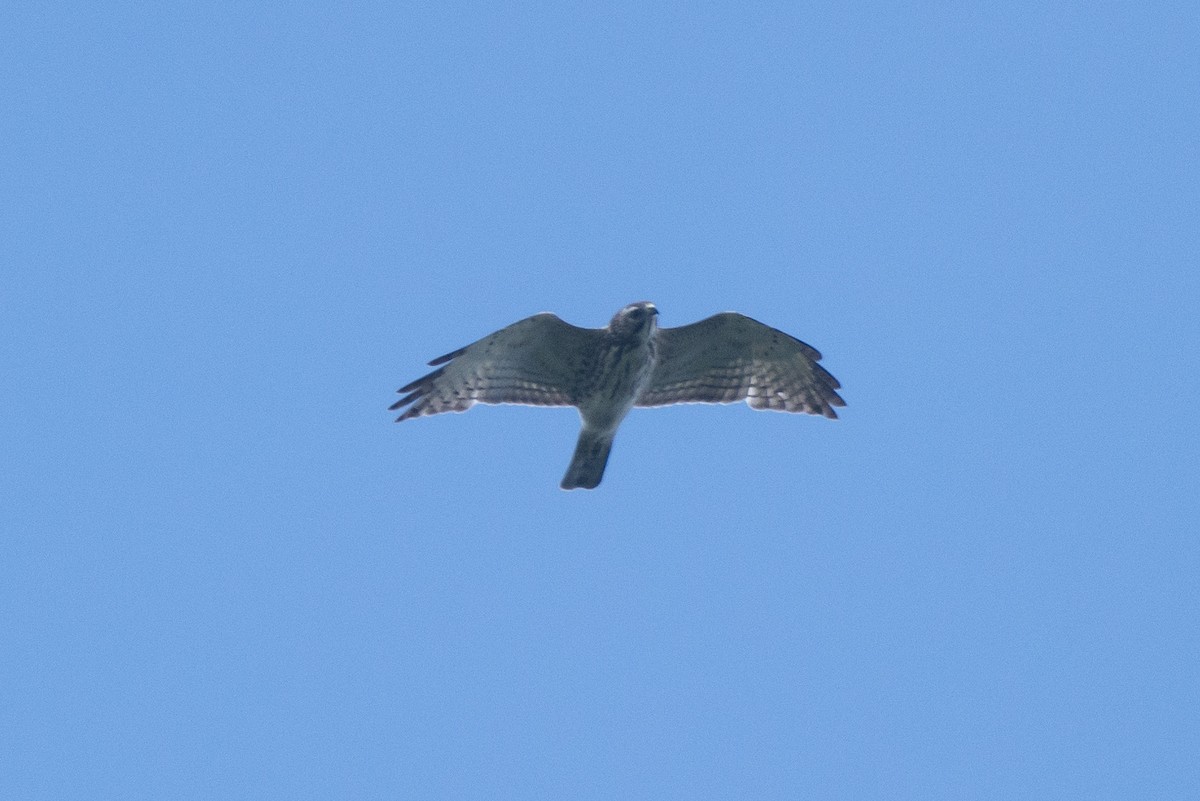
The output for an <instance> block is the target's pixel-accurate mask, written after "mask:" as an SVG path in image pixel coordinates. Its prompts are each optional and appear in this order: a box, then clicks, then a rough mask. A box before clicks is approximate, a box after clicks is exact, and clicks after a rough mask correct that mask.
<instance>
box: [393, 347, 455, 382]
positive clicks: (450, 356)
mask: <svg viewBox="0 0 1200 801" xmlns="http://www.w3.org/2000/svg"><path fill="white" fill-rule="evenodd" d="M465 350H466V348H459V349H458V350H456V351H451V352H450V353H447V354H446V355H445V356H438V357H437V358H436V359H434V360H433V361H431V362H429V366H430V367H437V366H438V365H439V364H445V363H446V362H448V361H450V360H451V359H457V358H458V357H459V356H462V354H463V351H465ZM401 391H403V390H401Z"/></svg>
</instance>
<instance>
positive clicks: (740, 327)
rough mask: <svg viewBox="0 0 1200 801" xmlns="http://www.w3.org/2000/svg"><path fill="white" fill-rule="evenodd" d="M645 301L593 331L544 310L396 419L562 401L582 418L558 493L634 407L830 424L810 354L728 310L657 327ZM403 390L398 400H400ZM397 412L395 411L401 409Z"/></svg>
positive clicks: (588, 473)
mask: <svg viewBox="0 0 1200 801" xmlns="http://www.w3.org/2000/svg"><path fill="white" fill-rule="evenodd" d="M657 318H658V309H656V308H655V307H654V304H653V303H649V302H645V301H643V302H640V303H632V304H630V305H628V306H626V307H625V308H623V309H621V310H620V311H619V312H617V313H616V315H615V316H614V317H613V318H612V321H611V322H610V323H609V324H608V326H607V327H605V328H579V327H577V326H574V325H571V324H570V323H566V322H563V321H562V320H560V319H559V318H558V317H556V316H555V315H553V314H550V313H549V312H543V313H542V314H535V315H534V316H532V317H527V318H525V319H524V320H519V321H517V322H515V323H513V324H512V325H510V326H508V327H507V328H501V329H500V330H499V331H497V332H496V333H494V334H491V335H489V336H486V337H484V338H483V339H481V340H479V341H478V342H475V343H473V344H471V345H467V346H466V347H465V348H459V349H458V350H456V351H453V352H451V353H447V354H446V355H445V356H439V357H438V358H436V359H434V360H433V361H431V362H430V363H429V365H430V366H431V367H437V368H438V369H436V370H434V371H433V372H432V373H430V374H429V375H427V376H425V377H423V378H418V379H417V380H416V381H413V382H412V383H411V384H407V385H405V386H403V387H401V388H400V389H399V390H398V391H399V392H400V393H401V394H402V395H404V397H403V398H401V399H400V400H398V401H396V402H395V403H394V404H392V405H391V406H390V407H389V409H390V410H391V411H396V410H398V409H403V410H404V411H403V412H402V413H401V415H400V416H399V417H397V418H396V422H401V421H404V420H409V419H411V418H413V417H422V416H424V415H429V414H440V413H442V412H465V411H466V410H467V409H469V408H471V407H472V406H474V405H475V404H476V403H519V404H525V405H529V406H574V407H576V408H577V409H578V410H579V416H580V418H581V419H582V421H583V425H582V428H581V430H580V432H579V442H578V444H576V446H575V455H574V456H573V457H572V459H571V465H570V466H569V467H568V468H567V473H566V475H565V476H563V480H562V485H561V486H562V488H563V489H565V490H569V489H576V488H577V487H582V488H584V489H593V488H595V487H596V486H597V485H598V484H599V483H600V479H601V477H603V475H604V467H605V465H606V464H607V463H608V454H609V451H610V450H612V443H613V437H614V436H615V435H616V433H617V426H619V425H620V424H621V421H622V420H623V419H624V418H625V415H627V414H628V413H629V410H630V409H632V408H633V407H634V406H668V405H670V404H673V403H733V402H735V401H740V400H744V401H746V403H748V404H749V405H750V407H751V408H754V409H773V410H775V411H780V412H806V413H808V414H819V415H822V416H824V417H828V418H831V419H832V418H836V417H837V413H835V412H834V410H833V407H835V406H845V405H846V403H845V401H843V400H842V399H841V397H839V396H838V394H837V390H838V389H839V388H840V387H841V384H839V383H838V381H837V379H836V378H834V377H833V376H832V375H830V374H829V372H828V371H826V370H825V368H824V367H822V366H821V365H819V364H817V361H818V360H819V359H820V358H821V354H820V353H819V352H818V351H817V350H816V348H813V347H811V346H809V345H806V344H805V343H803V342H801V341H800V340H798V339H796V338H795V337H792V336H789V335H788V334H785V333H783V332H782V331H777V330H776V329H774V328H771V327H769V326H766V325H763V324H762V323H760V322H758V321H757V320H752V319H750V318H749V317H746V316H745V315H742V314H738V313H736V312H723V313H721V314H716V315H713V316H712V317H709V318H707V319H705V320H701V321H700V322H698V323H692V324H691V325H685V326H681V327H679V328H659V327H658V319H657ZM405 393H407V394H405ZM405 407H407V408H405Z"/></svg>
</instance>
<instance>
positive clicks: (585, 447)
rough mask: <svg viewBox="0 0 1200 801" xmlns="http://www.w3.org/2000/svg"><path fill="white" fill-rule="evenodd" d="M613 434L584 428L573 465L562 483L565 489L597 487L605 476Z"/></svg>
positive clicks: (572, 460)
mask: <svg viewBox="0 0 1200 801" xmlns="http://www.w3.org/2000/svg"><path fill="white" fill-rule="evenodd" d="M612 443H613V434H612V433H597V432H594V431H588V430H587V429H584V430H583V431H580V432H579V442H578V444H576V446H575V455H574V456H573V457H571V466H570V467H568V468H567V474H566V475H565V476H563V480H562V484H561V485H560V486H561V487H562V488H563V489H565V490H570V489H575V488H576V487H582V488H583V489H595V487H596V485H597V484H599V483H600V479H601V478H603V477H604V466H605V465H606V464H608V452H609V451H611V450H612Z"/></svg>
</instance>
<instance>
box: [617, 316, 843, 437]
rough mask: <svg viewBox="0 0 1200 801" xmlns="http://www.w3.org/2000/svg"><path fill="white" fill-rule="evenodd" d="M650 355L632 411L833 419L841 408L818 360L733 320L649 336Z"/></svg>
mask: <svg viewBox="0 0 1200 801" xmlns="http://www.w3.org/2000/svg"><path fill="white" fill-rule="evenodd" d="M657 342H658V353H657V356H656V358H655V365H654V373H653V374H652V375H651V377H650V383H649V385H648V386H647V387H646V389H645V390H643V391H642V393H641V395H640V396H639V398H638V401H637V405H638V406H665V405H667V404H670V403H733V402H735V401H739V400H745V401H746V402H747V403H748V404H750V406H751V407H753V408H755V409H775V410H777V411H783V412H807V413H809V414H820V415H824V416H825V417H830V418H833V417H837V413H836V412H834V410H833V407H834V406H845V405H846V402H845V401H843V400H842V399H841V398H840V397H839V396H838V394H837V392H836V390H837V389H838V388H839V387H840V386H841V384H839V383H838V380H837V379H836V378H834V377H833V376H832V375H830V374H829V373H828V372H827V371H826V370H825V368H823V367H821V365H819V364H817V360H818V359H820V358H821V354H820V353H819V352H817V350H816V348H813V347H811V346H810V345H806V344H805V343H803V342H801V341H800V340H798V339H796V338H795V337H793V336H789V335H788V334H785V333H783V332H782V331H777V330H775V329H774V328H771V327H769V326H766V325H763V324H762V323H760V322H758V321H757V320H752V319H750V318H749V317H746V316H745V315H742V314H737V313H736V312H724V313H723V314H717V315H714V316H712V317H709V318H708V319H707V320H701V321H700V322H698V323H692V324H691V325H685V326H681V327H679V328H663V329H661V330H660V331H659V332H658V334H657Z"/></svg>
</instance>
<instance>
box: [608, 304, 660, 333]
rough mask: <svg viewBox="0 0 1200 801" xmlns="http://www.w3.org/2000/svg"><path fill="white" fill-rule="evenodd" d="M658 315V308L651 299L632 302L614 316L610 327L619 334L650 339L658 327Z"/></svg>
mask: <svg viewBox="0 0 1200 801" xmlns="http://www.w3.org/2000/svg"><path fill="white" fill-rule="evenodd" d="M657 317H658V309H656V308H655V307H654V304H653V303H651V302H650V301H648V300H643V301H639V302H638V303H630V304H629V305H628V306H626V307H625V308H623V309H621V310H620V311H619V312H617V313H616V315H614V316H613V318H612V322H611V323H609V324H608V329H609V330H610V331H612V332H613V333H614V334H616V335H618V336H622V337H636V338H639V339H642V340H648V339H650V336H651V334H653V333H654V329H655V328H657V327H658V321H657Z"/></svg>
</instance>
